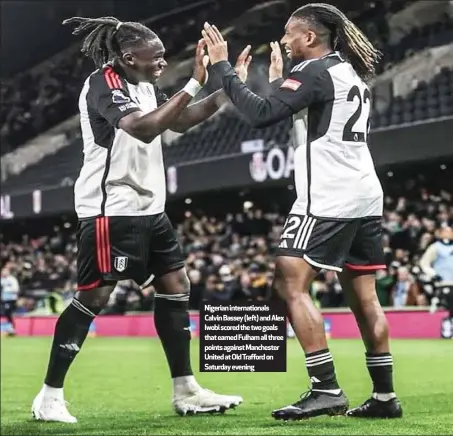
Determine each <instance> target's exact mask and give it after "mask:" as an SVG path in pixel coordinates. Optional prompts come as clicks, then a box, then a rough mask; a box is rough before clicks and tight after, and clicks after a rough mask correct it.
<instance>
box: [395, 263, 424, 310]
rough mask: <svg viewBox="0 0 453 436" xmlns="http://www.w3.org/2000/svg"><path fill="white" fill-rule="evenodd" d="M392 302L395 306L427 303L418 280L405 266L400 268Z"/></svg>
mask: <svg viewBox="0 0 453 436" xmlns="http://www.w3.org/2000/svg"><path fill="white" fill-rule="evenodd" d="M392 302H393V307H395V308H401V307H405V306H417V305H426V301H425V299H424V298H423V295H421V293H420V289H419V287H418V284H417V282H416V281H415V279H414V277H413V276H412V275H411V274H410V273H409V270H408V269H407V267H405V266H400V267H399V268H398V272H397V279H396V283H395V285H394V286H393V290H392Z"/></svg>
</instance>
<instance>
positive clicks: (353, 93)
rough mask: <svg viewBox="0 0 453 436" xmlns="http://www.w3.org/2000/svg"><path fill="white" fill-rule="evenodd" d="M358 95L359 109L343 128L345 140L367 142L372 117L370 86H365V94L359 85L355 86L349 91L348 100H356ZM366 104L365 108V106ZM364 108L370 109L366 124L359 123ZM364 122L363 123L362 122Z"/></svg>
mask: <svg viewBox="0 0 453 436" xmlns="http://www.w3.org/2000/svg"><path fill="white" fill-rule="evenodd" d="M356 97H357V99H358V100H359V106H358V107H357V110H356V111H355V112H354V113H353V114H352V116H351V118H349V120H348V122H347V123H346V124H345V126H344V130H343V141H347V142H366V140H367V137H368V131H369V129H370V117H371V107H370V103H371V93H370V90H369V89H368V88H365V90H364V92H363V96H362V94H361V92H360V89H359V87H358V86H353V87H352V88H351V89H350V91H349V93H348V101H354V99H355V98H356ZM364 106H365V108H364ZM362 110H368V116H367V117H366V125H365V126H363V125H362V126H360V127H359V125H357V121H359V120H360V119H361V118H362V117H361V116H362ZM360 124H363V123H360ZM354 127H355V128H356V129H359V130H357V131H354V130H352V129H353V128H354Z"/></svg>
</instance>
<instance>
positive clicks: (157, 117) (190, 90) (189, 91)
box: [88, 40, 207, 143]
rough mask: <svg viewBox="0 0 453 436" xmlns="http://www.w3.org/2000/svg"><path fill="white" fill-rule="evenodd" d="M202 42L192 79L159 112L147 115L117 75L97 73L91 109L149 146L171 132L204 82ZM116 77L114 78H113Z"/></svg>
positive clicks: (92, 80)
mask: <svg viewBox="0 0 453 436" xmlns="http://www.w3.org/2000/svg"><path fill="white" fill-rule="evenodd" d="M204 46H205V43H204V41H203V40H200V41H199V42H198V45H197V50H196V56H195V69H194V74H193V78H192V79H190V81H189V82H188V83H187V85H186V86H185V87H184V88H183V89H182V90H181V91H179V92H178V93H176V94H175V95H174V96H173V97H172V98H170V99H168V101H166V102H165V103H164V104H162V105H161V106H159V107H158V108H157V109H156V110H154V111H152V112H149V113H144V112H143V111H141V109H140V108H139V106H138V105H137V104H136V103H135V102H134V101H133V99H132V98H131V96H130V95H129V92H128V90H127V86H126V85H125V82H123V81H122V80H121V78H120V77H119V76H118V77H115V75H114V73H110V74H108V73H107V74H97V75H95V76H94V77H92V78H91V85H92V86H90V88H92V91H91V93H90V92H89V98H88V100H89V101H88V103H89V107H90V106H91V107H94V108H95V109H96V110H97V111H98V112H99V113H100V114H101V115H102V116H103V117H104V118H105V119H106V120H107V121H108V122H109V123H110V124H111V125H112V126H114V127H115V128H119V129H121V130H124V131H125V132H127V133H129V135H131V136H133V137H134V138H137V139H138V140H140V141H142V142H146V143H150V142H152V141H153V139H154V138H156V137H157V136H159V135H160V134H162V133H163V132H165V130H167V129H169V128H170V126H171V124H172V123H173V122H174V120H175V119H177V118H178V117H179V116H180V115H181V114H182V112H183V111H184V109H186V107H187V105H188V104H189V103H190V101H191V100H192V98H193V97H194V96H195V95H196V94H197V93H198V91H200V89H201V85H200V82H201V83H204V82H205V78H206V64H207V60H206V62H205V60H204V58H205V55H204ZM112 74H113V75H112Z"/></svg>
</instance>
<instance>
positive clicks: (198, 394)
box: [173, 376, 243, 416]
mask: <svg viewBox="0 0 453 436" xmlns="http://www.w3.org/2000/svg"><path fill="white" fill-rule="evenodd" d="M180 379H183V377H180ZM186 379H189V380H187V381H185V382H184V383H177V382H175V381H176V379H174V389H173V408H174V410H175V412H176V413H177V414H178V415H181V416H185V415H195V414H197V413H216V412H219V413H224V412H225V411H226V410H228V409H234V408H235V407H236V406H239V404H241V403H242V401H243V399H242V397H239V396H236V395H220V394H217V393H215V392H213V391H211V390H209V389H204V388H202V387H201V386H200V385H198V383H197V382H196V381H195V379H194V377H193V376H191V377H187V378H186Z"/></svg>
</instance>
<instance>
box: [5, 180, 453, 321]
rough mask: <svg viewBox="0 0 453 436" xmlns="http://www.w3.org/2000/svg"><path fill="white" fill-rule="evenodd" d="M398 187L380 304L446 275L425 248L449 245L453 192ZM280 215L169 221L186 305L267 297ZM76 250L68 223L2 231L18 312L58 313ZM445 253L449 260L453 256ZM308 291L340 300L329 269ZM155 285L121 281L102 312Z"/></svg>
mask: <svg viewBox="0 0 453 436" xmlns="http://www.w3.org/2000/svg"><path fill="white" fill-rule="evenodd" d="M390 191H391V190H390ZM399 191H400V195H398V196H396V195H392V192H389V195H388V196H387V197H386V198H385V214H384V217H383V227H384V232H385V233H384V239H383V243H384V247H385V253H386V264H387V266H388V268H387V270H385V271H381V272H379V274H378V280H377V287H378V294H379V298H380V301H381V303H382V304H383V305H385V306H393V307H402V306H407V305H426V304H429V303H430V300H431V297H432V295H433V294H432V283H433V281H435V280H442V275H445V274H444V273H442V272H439V271H438V272H436V271H435V268H434V267H433V266H432V265H431V264H430V261H427V260H426V259H425V260H424V259H423V254H424V253H426V252H427V248H428V247H429V246H431V245H432V243H433V242H434V241H436V240H440V241H443V243H444V244H446V245H447V246H451V248H452V252H453V231H452V229H451V225H452V224H453V195H452V193H451V192H447V191H446V190H438V191H429V190H428V189H426V188H421V187H419V186H418V185H417V183H416V182H415V181H411V180H408V181H406V184H405V186H401V187H400V189H399ZM401 192H404V195H401ZM284 220H285V216H284V215H283V214H280V213H277V212H263V211H262V210H260V209H257V208H253V207H250V208H249V209H245V210H244V211H243V212H241V213H237V214H226V215H225V216H223V217H219V216H217V217H214V216H208V215H205V214H202V213H193V212H186V215H185V219H183V220H182V221H180V222H179V223H175V227H176V229H177V232H178V235H179V238H180V241H181V244H182V247H183V249H184V252H185V255H186V256H187V271H188V276H189V279H190V281H191V284H192V290H191V300H190V305H191V308H192V309H197V308H198V307H199V304H200V302H201V301H202V300H210V301H229V300H235V299H250V300H266V299H269V298H270V296H271V282H272V276H273V270H274V266H275V250H276V247H277V245H278V241H279V237H280V234H281V230H282V227H283V224H284ZM76 250H77V247H76V239H75V234H74V228H73V227H71V224H70V223H66V225H64V226H58V227H55V228H54V231H53V233H52V234H51V235H49V234H48V235H46V236H42V237H40V238H34V239H32V238H30V237H28V236H26V235H25V236H23V237H22V240H20V241H7V240H6V238H5V237H4V236H2V241H1V245H0V252H1V260H2V265H3V266H4V267H3V271H2V277H3V276H7V275H8V274H10V275H12V276H14V277H16V278H17V280H18V281H19V287H20V291H19V301H18V308H19V309H18V310H19V311H31V310H38V309H45V310H50V311H55V312H58V311H59V310H60V308H62V307H64V304H65V301H67V300H68V299H70V298H71V297H72V295H73V293H74V291H75V289H76ZM449 259H450V260H449V261H450V262H453V256H450V258H449ZM421 260H422V262H421ZM451 271H452V272H453V264H452V265H451ZM452 280H453V279H452ZM311 291H312V296H313V299H314V300H315V302H316V303H317V304H318V305H319V306H320V307H323V308H335V307H343V306H345V305H346V302H345V299H344V295H343V292H342V290H341V286H340V284H339V282H338V279H337V276H336V274H335V273H333V272H321V273H320V274H319V276H318V277H317V279H316V280H315V281H314V283H313V285H312V290H311ZM153 292H154V290H153V288H152V286H151V287H149V288H147V289H145V290H140V289H139V288H138V287H137V285H136V284H135V283H133V282H132V281H125V282H121V283H119V284H118V286H117V288H116V290H115V292H114V293H113V294H112V297H111V300H110V304H109V307H108V308H107V309H106V312H107V313H124V312H125V311H131V310H152V308H153Z"/></svg>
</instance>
